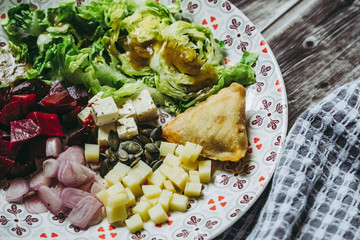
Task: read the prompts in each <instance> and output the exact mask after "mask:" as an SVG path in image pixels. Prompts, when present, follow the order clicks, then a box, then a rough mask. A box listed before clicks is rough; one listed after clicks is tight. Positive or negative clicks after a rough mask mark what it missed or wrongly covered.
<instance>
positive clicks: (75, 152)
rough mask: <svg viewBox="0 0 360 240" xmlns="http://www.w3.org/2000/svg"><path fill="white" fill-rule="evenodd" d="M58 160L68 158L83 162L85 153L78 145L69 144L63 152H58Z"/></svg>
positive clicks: (72, 160) (71, 160)
mask: <svg viewBox="0 0 360 240" xmlns="http://www.w3.org/2000/svg"><path fill="white" fill-rule="evenodd" d="M57 160H58V161H65V160H69V161H70V162H77V163H80V164H83V165H84V164H85V153H84V149H82V148H81V147H79V146H71V147H69V148H68V149H66V150H65V151H64V152H62V153H60V155H59V156H58V158H57Z"/></svg>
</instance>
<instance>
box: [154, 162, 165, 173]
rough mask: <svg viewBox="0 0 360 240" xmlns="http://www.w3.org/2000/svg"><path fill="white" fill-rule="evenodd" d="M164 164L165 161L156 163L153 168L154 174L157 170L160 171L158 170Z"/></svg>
mask: <svg viewBox="0 0 360 240" xmlns="http://www.w3.org/2000/svg"><path fill="white" fill-rule="evenodd" d="M162 163H163V161H161V160H159V161H156V162H155V163H154V164H153V166H152V170H153V172H154V171H155V170H156V169H158V168H159V167H160V166H161V164H162Z"/></svg>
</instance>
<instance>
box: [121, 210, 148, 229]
mask: <svg viewBox="0 0 360 240" xmlns="http://www.w3.org/2000/svg"><path fill="white" fill-rule="evenodd" d="M125 224H126V227H127V228H128V229H129V231H130V232H131V233H135V232H137V231H140V230H141V229H143V228H144V222H143V221H142V219H141V217H140V215H139V214H138V213H137V214H134V215H132V216H131V217H130V218H128V219H126V220H125Z"/></svg>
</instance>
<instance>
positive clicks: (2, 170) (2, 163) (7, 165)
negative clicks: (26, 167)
mask: <svg viewBox="0 0 360 240" xmlns="http://www.w3.org/2000/svg"><path fill="white" fill-rule="evenodd" d="M14 164H15V162H14V161H13V160H11V159H8V158H6V157H2V156H0V178H3V177H5V175H6V174H7V172H8V171H9V170H10V169H11V168H12V167H13V166H14Z"/></svg>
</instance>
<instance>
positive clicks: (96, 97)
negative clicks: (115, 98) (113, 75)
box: [88, 91, 104, 105]
mask: <svg viewBox="0 0 360 240" xmlns="http://www.w3.org/2000/svg"><path fill="white" fill-rule="evenodd" d="M103 93H104V92H103V91H100V92H98V93H97V94H95V95H94V96H93V97H92V98H90V99H89V101H88V105H89V104H91V103H94V102H96V101H98V100H100V99H101V96H102V95H103Z"/></svg>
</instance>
